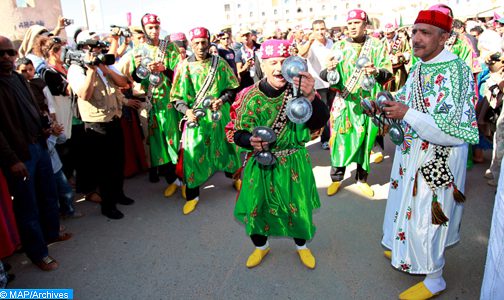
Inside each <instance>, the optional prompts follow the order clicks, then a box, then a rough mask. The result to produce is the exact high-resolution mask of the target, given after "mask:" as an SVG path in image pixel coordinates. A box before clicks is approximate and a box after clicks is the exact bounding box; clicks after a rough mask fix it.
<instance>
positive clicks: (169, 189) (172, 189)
mask: <svg viewBox="0 0 504 300" xmlns="http://www.w3.org/2000/svg"><path fill="white" fill-rule="evenodd" d="M177 187H178V186H177V184H176V183H175V182H174V183H172V184H170V185H169V186H168V187H167V188H166V189H165V190H164V193H163V194H164V196H165V197H171V196H173V194H175V192H176V191H177Z"/></svg>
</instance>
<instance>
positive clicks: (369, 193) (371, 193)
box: [357, 181, 374, 197]
mask: <svg viewBox="0 0 504 300" xmlns="http://www.w3.org/2000/svg"><path fill="white" fill-rule="evenodd" d="M357 186H358V187H359V189H360V191H361V192H362V193H363V194H364V195H366V196H368V197H373V196H374V191H373V189H372V188H371V187H370V186H369V184H367V182H360V181H357Z"/></svg>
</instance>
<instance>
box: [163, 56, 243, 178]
mask: <svg viewBox="0 0 504 300" xmlns="http://www.w3.org/2000/svg"><path fill="white" fill-rule="evenodd" d="M211 63H212V59H211V58H207V59H205V60H202V61H189V60H187V59H186V60H184V61H183V62H182V63H181V65H180V66H179V68H178V69H177V73H176V74H175V79H174V80H173V88H172V91H171V99H172V101H175V100H178V99H180V100H183V101H184V102H186V103H187V105H188V106H189V108H191V109H194V108H196V107H194V104H195V101H196V95H197V93H198V91H199V90H200V89H201V87H202V85H203V83H204V82H205V79H206V77H207V76H208V74H209V72H210V68H211ZM238 85H239V84H238V79H237V78H236V76H235V75H234V73H233V70H232V69H231V68H230V67H229V65H228V64H227V62H226V61H225V60H223V59H221V58H219V62H218V65H217V72H216V75H215V79H214V81H213V84H212V85H211V86H210V88H209V89H208V91H207V94H206V95H210V96H212V97H214V98H218V97H220V96H221V95H222V93H223V92H224V91H225V90H228V89H235V88H237V87H238ZM197 108H201V104H199V106H198V107H197ZM229 108H230V105H229V103H225V104H224V105H223V106H222V108H221V112H222V118H221V119H220V120H219V121H217V122H214V121H212V119H211V111H210V110H207V115H206V117H204V118H202V119H200V120H199V122H198V123H199V126H198V127H196V128H188V127H185V128H184V130H183V133H182V147H183V149H184V158H183V160H184V161H183V168H184V181H185V182H186V184H187V186H188V187H189V188H194V187H198V186H200V185H201V184H203V183H204V182H205V181H207V180H208V178H210V176H212V175H213V174H214V173H215V172H217V171H224V172H230V173H234V172H235V171H236V170H238V168H240V158H239V155H238V152H237V149H236V148H237V147H236V145H234V144H231V143H229V142H228V141H227V139H226V134H225V132H224V128H225V126H226V124H227V123H228V122H229V121H230V119H231V118H230V116H229Z"/></svg>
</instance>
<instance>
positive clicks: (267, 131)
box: [252, 126, 277, 166]
mask: <svg viewBox="0 0 504 300" xmlns="http://www.w3.org/2000/svg"><path fill="white" fill-rule="evenodd" d="M252 135H253V136H257V137H260V138H261V140H262V141H263V142H266V143H268V149H267V150H262V151H259V152H257V153H256V154H255V155H254V157H255V160H256V161H257V163H259V164H261V165H264V166H271V165H274V164H275V163H276V158H275V155H273V153H271V151H269V146H271V145H272V144H273V143H274V142H276V139H277V136H276V133H275V131H273V129H271V128H270V127H267V126H257V127H255V128H254V130H252Z"/></svg>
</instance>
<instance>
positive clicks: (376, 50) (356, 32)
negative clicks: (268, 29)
mask: <svg viewBox="0 0 504 300" xmlns="http://www.w3.org/2000/svg"><path fill="white" fill-rule="evenodd" d="M368 23H369V20H368V16H367V14H366V12H364V11H363V10H360V9H354V10H351V11H349V13H348V18H347V26H348V35H349V37H348V38H347V39H344V40H341V41H339V42H337V43H335V44H334V45H333V52H336V51H340V52H341V53H342V55H341V56H342V61H337V60H336V59H330V61H329V63H328V69H327V70H322V72H321V78H322V79H324V77H325V78H327V75H328V72H327V71H336V72H338V73H339V76H340V80H339V81H338V82H337V83H334V84H332V87H333V88H336V90H337V92H336V97H335V98H334V101H333V104H332V107H331V117H330V121H329V123H330V126H329V127H330V129H331V138H330V139H329V146H330V150H331V179H332V181H333V182H332V184H331V185H330V186H329V187H328V188H327V195H329V196H332V195H334V194H336V193H337V192H338V190H339V188H340V186H341V182H342V180H343V178H344V176H345V170H346V167H347V166H349V165H350V164H351V163H357V174H356V180H357V186H358V187H359V189H360V190H361V192H362V193H363V194H364V195H366V196H368V197H373V195H374V191H373V189H371V187H370V186H369V185H368V184H367V177H368V174H369V160H370V152H371V149H372V147H373V144H374V142H375V139H376V135H377V133H378V127H377V126H376V125H375V124H373V122H372V121H371V119H370V118H369V117H368V116H366V115H365V114H364V113H363V110H362V107H361V105H360V102H361V100H362V99H363V98H369V99H370V100H375V97H376V94H377V93H378V92H380V91H381V90H382V89H383V87H382V86H383V85H384V84H385V83H387V82H388V81H389V80H390V79H391V77H392V65H391V61H390V59H389V58H388V55H387V52H386V49H387V47H386V46H385V44H384V43H383V42H381V41H380V40H378V39H376V38H374V37H371V36H369V35H367V34H366V26H367V24H368ZM364 56H365V57H367V58H368V60H369V62H367V63H366V64H364V66H363V67H362V68H357V66H356V64H357V61H358V60H359V58H360V57H364ZM324 73H325V74H324ZM373 77H374V79H375V83H374V84H372V85H370V86H369V87H368V89H367V90H366V89H364V88H363V84H364V82H365V81H368V82H369V80H372V78H373ZM370 78H371V79H370Z"/></svg>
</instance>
